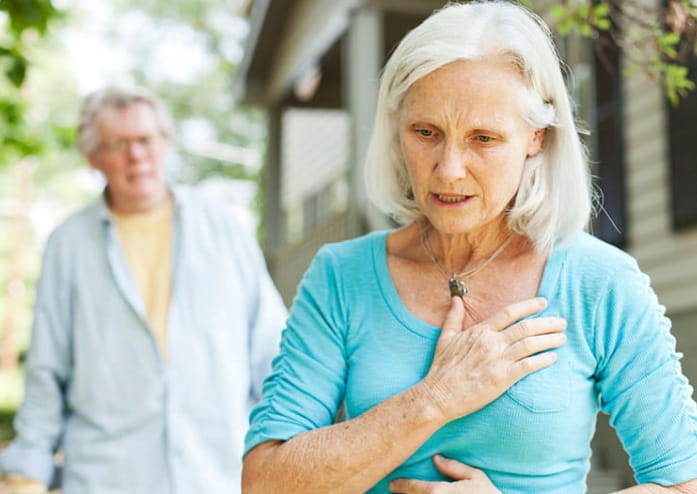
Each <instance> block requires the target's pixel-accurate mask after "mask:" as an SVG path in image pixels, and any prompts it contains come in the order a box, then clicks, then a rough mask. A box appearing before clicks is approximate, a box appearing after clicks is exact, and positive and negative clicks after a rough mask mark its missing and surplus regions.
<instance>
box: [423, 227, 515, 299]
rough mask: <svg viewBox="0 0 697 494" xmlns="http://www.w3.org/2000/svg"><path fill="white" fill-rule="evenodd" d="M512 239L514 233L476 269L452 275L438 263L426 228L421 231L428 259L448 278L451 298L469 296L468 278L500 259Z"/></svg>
mask: <svg viewBox="0 0 697 494" xmlns="http://www.w3.org/2000/svg"><path fill="white" fill-rule="evenodd" d="M512 239H513V233H511V234H510V235H509V236H508V237H506V240H504V241H503V242H501V245H499V246H498V247H497V248H496V250H495V251H494V252H493V254H491V255H490V256H489V257H488V258H487V259H485V260H484V262H483V263H481V264H480V265H479V266H477V267H476V268H474V269H469V270H467V271H463V272H462V273H451V272H449V271H448V270H446V269H445V268H444V267H443V265H442V264H441V263H439V262H438V259H436V256H435V255H433V251H432V250H431V246H430V245H429V244H428V238H427V237H426V229H425V228H424V229H422V230H421V245H422V246H423V248H424V250H425V251H426V254H428V257H430V258H431V261H433V264H435V265H436V267H437V268H438V269H439V270H440V272H441V273H443V274H444V275H445V276H446V277H447V278H448V288H449V289H450V296H451V297H464V296H465V295H468V294H469V292H470V291H469V288H468V287H467V284H466V283H465V281H466V280H467V279H468V278H471V277H472V276H474V275H475V274H477V273H478V272H480V271H481V270H482V269H484V268H485V267H487V266H488V265H489V263H490V262H491V261H493V260H494V259H496V257H498V255H499V254H501V252H503V251H504V250H505V249H506V247H508V244H509V243H510V242H511V240H512Z"/></svg>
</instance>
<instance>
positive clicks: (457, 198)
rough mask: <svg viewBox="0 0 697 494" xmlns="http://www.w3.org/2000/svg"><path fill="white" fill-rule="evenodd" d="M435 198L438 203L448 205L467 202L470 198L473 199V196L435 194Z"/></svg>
mask: <svg viewBox="0 0 697 494" xmlns="http://www.w3.org/2000/svg"><path fill="white" fill-rule="evenodd" d="M433 196H434V197H435V198H436V199H438V201H440V202H444V203H446V204H458V203H462V202H465V201H466V200H467V199H469V198H470V197H472V196H467V195H458V194H433Z"/></svg>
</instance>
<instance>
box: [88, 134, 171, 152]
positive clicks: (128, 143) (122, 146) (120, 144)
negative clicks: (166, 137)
mask: <svg viewBox="0 0 697 494" xmlns="http://www.w3.org/2000/svg"><path fill="white" fill-rule="evenodd" d="M160 137H161V136H160V135H158V134H152V135H143V136H139V137H134V138H132V139H116V140H115V141H111V142H105V143H103V144H102V145H100V146H99V149H100V150H102V151H106V152H108V153H119V154H123V153H126V152H128V151H130V150H131V148H132V146H135V145H138V146H140V147H141V148H143V149H145V150H148V151H149V150H151V149H152V148H153V146H154V145H155V143H156V142H157V141H158V140H159V139H160Z"/></svg>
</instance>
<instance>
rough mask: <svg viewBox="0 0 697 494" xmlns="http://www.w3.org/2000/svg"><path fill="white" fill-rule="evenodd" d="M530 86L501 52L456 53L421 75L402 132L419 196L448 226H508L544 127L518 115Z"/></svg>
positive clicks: (435, 219) (430, 214)
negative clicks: (494, 55)
mask: <svg viewBox="0 0 697 494" xmlns="http://www.w3.org/2000/svg"><path fill="white" fill-rule="evenodd" d="M524 90H525V86H524V83H523V80H522V77H521V75H520V74H519V73H518V71H517V69H516V68H515V67H514V66H513V65H512V64H511V63H510V62H508V61H505V60H503V59H502V58H499V59H493V60H481V61H464V60H463V61H456V62H453V63H450V64H448V65H445V66H443V67H441V68H439V69H438V70H435V71H433V72H431V73H430V74H428V75H426V76H424V77H423V78H421V79H419V80H418V81H416V82H415V83H414V84H412V86H411V87H410V88H409V90H408V91H407V94H406V96H405V99H404V102H403V104H402V108H401V114H400V121H399V138H400V143H401V148H402V152H403V155H404V158H405V160H406V163H407V169H408V172H409V178H410V181H411V186H412V190H413V193H414V199H415V200H416V202H417V204H418V205H419V207H420V208H421V211H422V212H423V213H424V215H425V216H426V217H427V218H428V220H429V221H430V222H431V224H433V226H434V227H435V228H436V229H437V230H438V231H440V232H441V233H444V234H462V233H467V234H470V233H477V231H480V230H482V231H483V230H484V229H487V228H492V227H493V228H502V227H503V226H504V224H505V223H504V222H505V209H506V207H507V206H508V205H509V204H510V202H511V199H512V198H513V197H514V196H515V194H516V191H517V190H518V187H519V185H520V180H521V176H522V173H523V167H524V164H525V160H526V158H527V157H528V156H532V155H534V154H535V153H537V152H538V151H539V150H540V147H541V145H542V139H543V131H537V132H536V131H535V129H533V128H531V127H530V126H529V125H528V123H527V122H526V121H525V120H524V119H523V118H522V117H521V115H520V108H521V105H520V99H521V98H522V97H523V95H524Z"/></svg>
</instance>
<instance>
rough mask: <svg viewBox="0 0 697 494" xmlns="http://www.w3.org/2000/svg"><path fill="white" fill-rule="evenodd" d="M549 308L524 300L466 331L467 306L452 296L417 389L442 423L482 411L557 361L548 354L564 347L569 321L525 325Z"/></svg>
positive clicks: (550, 319)
mask: <svg viewBox="0 0 697 494" xmlns="http://www.w3.org/2000/svg"><path fill="white" fill-rule="evenodd" d="M546 305H547V302H546V300H545V299H543V298H539V297H537V298H532V299H528V300H524V301H522V302H517V303H515V304H511V305H509V306H507V307H505V308H504V309H502V310H501V311H499V312H497V313H496V314H494V315H493V316H491V317H490V318H488V319H486V320H484V321H482V322H480V323H478V324H475V325H474V326H471V327H469V328H465V327H464V324H463V321H464V316H465V309H464V302H463V301H462V299H461V298H460V297H453V299H452V305H451V307H450V311H449V312H448V314H447V316H446V317H445V322H444V323H443V329H442V332H441V335H440V337H439V339H438V343H437V345H436V350H435V354H434V356H433V362H432V363H431V368H430V370H429V371H428V373H427V374H426V377H424V379H423V380H422V381H421V382H420V383H419V385H417V386H418V387H420V388H421V391H422V392H423V393H424V394H425V395H426V396H427V399H428V400H429V402H430V403H431V404H432V405H435V406H436V407H437V408H436V409H437V411H438V413H440V414H442V416H441V418H442V419H443V422H444V423H445V422H450V421H452V420H455V419H457V418H460V417H463V416H465V415H468V414H470V413H472V412H474V411H476V410H479V409H480V408H482V407H484V406H485V405H487V404H489V403H491V402H492V401H494V400H495V399H496V398H498V397H499V396H501V395H502V394H503V393H504V392H505V391H506V390H507V389H508V388H510V387H511V386H512V385H513V384H514V383H516V382H517V381H519V380H520V379H522V378H523V377H525V376H527V375H528V374H531V373H532V372H535V371H536V370H539V369H542V368H543V367H547V366H549V365H552V364H553V363H554V362H555V361H556V354H555V353H553V352H544V350H549V349H551V348H556V347H559V346H561V345H563V344H564V342H565V341H566V336H565V335H564V334H563V333H562V331H563V330H564V329H565V328H566V320H564V319H562V318H560V317H539V318H531V319H526V320H524V321H521V319H523V318H524V317H527V316H530V315H532V314H536V313H538V312H540V311H541V310H542V309H544V308H545V307H546ZM539 352H544V353H539Z"/></svg>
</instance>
